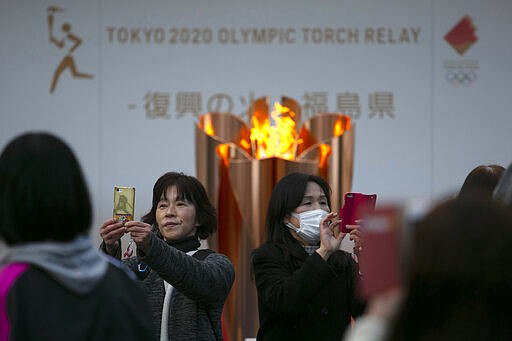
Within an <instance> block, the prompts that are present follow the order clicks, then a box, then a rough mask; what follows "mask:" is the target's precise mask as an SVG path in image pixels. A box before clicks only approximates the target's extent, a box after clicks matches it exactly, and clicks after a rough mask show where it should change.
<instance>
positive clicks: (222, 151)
mask: <svg viewBox="0 0 512 341" xmlns="http://www.w3.org/2000/svg"><path fill="white" fill-rule="evenodd" d="M216 151H217V155H218V156H219V157H220V158H221V159H222V161H223V162H224V166H226V167H227V166H228V165H229V154H228V152H229V145H228V144H227V143H223V144H219V145H218V146H217V149H216Z"/></svg>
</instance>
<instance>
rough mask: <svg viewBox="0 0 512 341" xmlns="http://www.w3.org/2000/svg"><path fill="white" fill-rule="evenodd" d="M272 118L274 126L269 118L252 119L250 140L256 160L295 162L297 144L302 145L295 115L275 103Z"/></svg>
mask: <svg viewBox="0 0 512 341" xmlns="http://www.w3.org/2000/svg"><path fill="white" fill-rule="evenodd" d="M270 116H271V118H272V120H273V122H274V125H271V122H270V119H268V118H266V119H264V120H263V121H260V120H258V118H257V117H256V116H253V117H252V125H253V127H252V128H251V137H250V138H251V144H252V145H253V146H254V156H255V158H256V159H259V160H261V159H265V158H270V157H279V158H282V159H286V160H294V159H295V153H296V149H297V144H299V143H301V141H300V139H299V138H298V134H297V131H296V128H295V126H296V124H295V113H294V112H293V111H291V110H290V108H288V107H285V106H283V105H281V104H279V103H277V102H275V103H274V110H273V111H272V113H271V114H270Z"/></svg>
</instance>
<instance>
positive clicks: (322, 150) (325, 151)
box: [319, 143, 332, 168]
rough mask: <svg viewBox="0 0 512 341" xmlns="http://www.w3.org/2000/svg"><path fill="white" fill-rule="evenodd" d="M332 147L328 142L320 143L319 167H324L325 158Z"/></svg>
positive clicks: (329, 153)
mask: <svg viewBox="0 0 512 341" xmlns="http://www.w3.org/2000/svg"><path fill="white" fill-rule="evenodd" d="M331 151H332V148H331V146H329V145H328V144H324V143H322V144H321V145H320V160H319V167H320V168H324V167H325V166H326V163H327V158H328V157H329V155H331Z"/></svg>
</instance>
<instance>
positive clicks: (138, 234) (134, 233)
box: [124, 221, 153, 253]
mask: <svg viewBox="0 0 512 341" xmlns="http://www.w3.org/2000/svg"><path fill="white" fill-rule="evenodd" d="M124 226H125V228H126V232H128V233H130V236H131V237H132V239H133V241H134V242H135V244H136V245H137V248H138V249H140V250H142V251H144V252H146V253H147V252H148V250H149V246H150V245H151V238H152V236H153V232H152V231H151V225H150V224H146V223H143V222H140V221H128V222H126V223H125V224H124Z"/></svg>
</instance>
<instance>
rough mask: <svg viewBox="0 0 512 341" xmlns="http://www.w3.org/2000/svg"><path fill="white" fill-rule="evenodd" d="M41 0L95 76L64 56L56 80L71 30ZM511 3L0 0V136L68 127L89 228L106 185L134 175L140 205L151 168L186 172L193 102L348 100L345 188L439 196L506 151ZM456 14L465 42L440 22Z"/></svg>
mask: <svg viewBox="0 0 512 341" xmlns="http://www.w3.org/2000/svg"><path fill="white" fill-rule="evenodd" d="M50 6H57V7H59V8H60V9H62V10H63V11H61V12H55V13H53V27H52V34H53V36H54V37H55V38H56V39H62V38H65V35H64V32H63V31H62V25H63V23H65V22H67V23H69V24H70V32H72V33H73V34H74V35H75V36H77V37H79V38H80V39H81V40H82V43H81V45H80V46H78V47H77V48H76V49H75V50H74V51H72V52H71V57H72V58H73V61H74V64H75V66H76V69H77V70H78V71H79V72H84V73H88V74H91V75H92V77H93V78H91V79H88V78H75V77H72V75H71V72H70V69H69V68H68V69H66V70H65V71H64V72H63V73H62V74H61V75H60V77H59V79H58V82H57V86H56V88H55V90H54V92H53V93H51V92H50V84H51V81H52V77H54V74H55V71H56V70H57V68H58V65H59V63H61V61H62V60H63V58H64V56H65V55H66V53H67V51H68V49H69V47H70V45H69V44H68V43H69V42H67V44H68V45H65V46H64V48H63V49H59V48H58V47H57V46H56V45H55V44H52V43H50V41H49V31H50V28H49V24H48V14H49V13H48V7H50ZM511 15H512V2H510V1H508V0H490V1H485V2H483V1H479V0H451V1H439V0H436V1H434V0H431V1H423V0H417V1H410V0H385V1H383V0H363V1H361V0H350V1H349V0H346V1H340V0H338V1H335V0H319V1H315V2H311V1H302V0H301V1H297V0H295V1H291V0H281V1H275V0H272V1H269V0H265V1H258V2H257V4H256V3H255V2H254V1H248V0H241V1H230V0H216V1H211V0H188V1H166V0H146V1H135V0H96V1H79V0H68V1H64V0H54V1H46V0H44V1H43V0H37V1H36V0H21V1H7V0H2V1H1V5H0V46H1V48H0V60H1V63H0V146H1V147H2V148H3V146H5V144H6V143H7V142H8V141H9V140H10V139H11V138H13V137H14V136H16V135H17V134H19V133H21V132H24V131H26V130H49V131H52V132H54V133H56V134H58V135H60V136H61V137H63V138H64V139H65V140H66V141H67V142H69V143H70V145H71V146H72V147H73V149H74V150H75V152H76V153H77V155H78V157H79V159H80V162H81V164H82V166H83V168H84V171H85V174H86V177H87V180H88V183H89V187H90V189H91V194H92V198H93V201H94V206H95V227H94V230H93V233H94V235H95V236H96V234H97V228H98V226H99V224H100V223H101V222H102V221H103V220H105V219H106V218H108V217H110V216H111V211H112V200H113V199H112V198H113V192H112V188H113V186H114V185H126V186H135V187H136V188H137V198H136V216H137V217H139V216H141V215H143V214H144V213H146V212H147V211H148V210H149V208H150V201H151V189H152V186H153V183H154V181H155V180H156V178H157V177H158V176H160V175H161V174H163V173H164V172H166V171H169V170H179V171H184V172H186V173H189V174H192V175H194V174H195V146H194V124H195V122H196V121H197V117H198V115H200V114H202V113H205V112H207V111H208V110H219V111H227V110H229V111H231V112H233V113H234V114H237V115H243V113H244V112H245V111H246V110H247V108H248V106H249V102H250V100H251V99H253V98H258V97H261V96H271V97H272V98H275V99H278V98H279V97H280V96H283V95H284V96H288V97H292V98H294V99H296V100H297V101H299V103H301V104H302V105H303V108H304V109H303V110H304V112H305V115H306V116H310V115H312V114H314V113H315V112H318V111H330V112H336V111H346V113H348V114H351V115H352V118H353V122H354V123H355V126H356V127H355V129H356V144H355V167H354V180H353V188H352V189H353V190H354V191H361V192H374V193H377V194H378V196H379V200H386V199H393V200H394V199H401V198H410V197H428V198H437V197H440V196H444V195H447V194H450V193H453V192H454V191H456V190H457V189H458V188H459V187H460V185H461V184H462V182H463V180H464V178H465V176H466V174H467V173H468V172H469V171H470V170H471V169H472V168H473V167H475V166H476V165H478V164H482V163H498V164H502V165H504V166H506V165H508V163H509V162H510V161H512V151H511V149H510V146H511V145H512V134H509V129H510V128H511V127H512V116H511V114H510V108H511V107H512V106H511V104H512V99H511V97H512V96H511V94H510V90H511V89H512V86H511V85H512V81H511V80H512V68H511V66H510V61H509V59H510V58H509V56H510V55H512V45H511V44H510V41H509V38H508V36H509V34H510V33H512V21H510V19H509V18H510V16H511ZM465 16H469V18H470V19H469V23H470V24H471V25H465V26H464V25H462V26H461V29H460V30H459V31H457V32H458V33H457V34H455V36H456V38H459V39H460V40H462V42H467V41H468V40H469V41H470V42H472V43H471V44H469V48H468V49H467V50H466V51H464V53H462V54H461V53H459V52H457V51H456V49H454V47H452V46H451V45H450V44H449V43H448V42H447V41H446V40H445V38H444V37H445V35H446V34H447V33H448V32H449V31H450V30H452V28H454V27H455V26H456V25H457V24H458V23H459V22H460V21H461V20H462V19H463V18H464V17H465ZM466 23H467V22H466ZM68 33H69V32H68ZM474 36H476V41H475V39H471V38H472V37H474ZM67 60H68V61H69V59H67ZM453 75H456V76H458V77H460V79H459V78H454V77H453ZM457 79H459V81H456V80H457ZM465 81H466V83H464V82H465ZM349 109H350V110H349Z"/></svg>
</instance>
